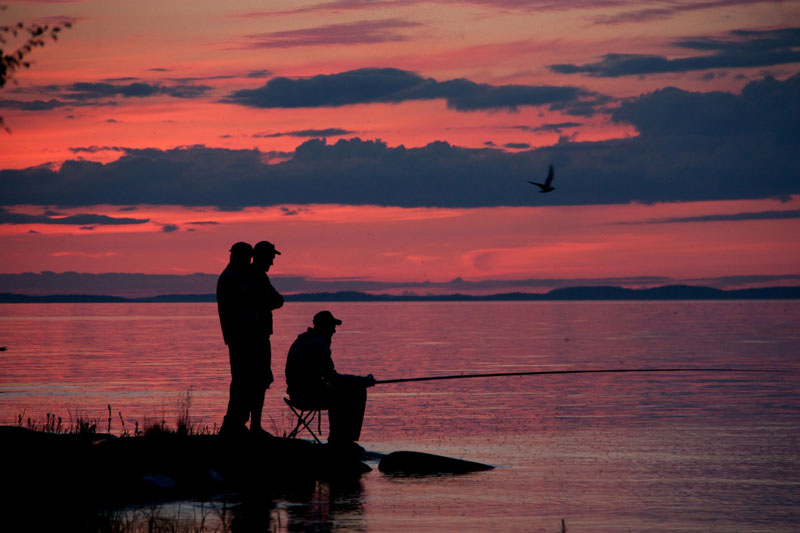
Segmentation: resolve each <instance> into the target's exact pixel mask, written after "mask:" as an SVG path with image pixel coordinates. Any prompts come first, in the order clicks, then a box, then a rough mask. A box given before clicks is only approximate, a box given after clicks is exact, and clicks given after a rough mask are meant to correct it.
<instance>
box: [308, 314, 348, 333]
mask: <svg viewBox="0 0 800 533" xmlns="http://www.w3.org/2000/svg"><path fill="white" fill-rule="evenodd" d="M341 325H342V321H341V320H339V319H338V318H336V317H335V316H333V314H332V313H331V312H330V311H320V312H319V313H317V314H316V315H314V331H316V332H318V333H320V334H321V335H322V336H323V337H325V338H327V339H328V340H330V339H331V338H332V337H333V334H334V333H336V326H341Z"/></svg>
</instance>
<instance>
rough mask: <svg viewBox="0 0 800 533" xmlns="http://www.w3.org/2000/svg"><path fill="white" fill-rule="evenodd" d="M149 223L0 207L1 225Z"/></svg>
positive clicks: (118, 224) (140, 220)
mask: <svg viewBox="0 0 800 533" xmlns="http://www.w3.org/2000/svg"><path fill="white" fill-rule="evenodd" d="M149 221H150V219H149V218H114V217H109V216H106V215H94V214H81V215H69V216H59V213H56V212H54V211H46V212H45V213H44V214H41V215H29V214H25V213H14V212H11V211H8V210H7V209H4V208H2V207H0V224H62V225H69V226H80V225H83V226H87V225H89V224H95V225H101V226H120V225H123V226H124V225H128V224H144V223H146V222H149ZM81 229H85V228H81ZM90 229H94V228H90Z"/></svg>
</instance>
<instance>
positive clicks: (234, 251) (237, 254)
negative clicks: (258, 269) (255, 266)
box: [231, 242, 253, 266]
mask: <svg viewBox="0 0 800 533" xmlns="http://www.w3.org/2000/svg"><path fill="white" fill-rule="evenodd" d="M251 257H253V247H252V246H250V245H249V244H248V243H246V242H237V243H236V244H234V245H233V246H231V264H232V265H237V266H243V265H249V264H250V258H251Z"/></svg>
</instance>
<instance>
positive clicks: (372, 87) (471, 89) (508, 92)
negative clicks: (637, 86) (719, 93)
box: [222, 68, 608, 114]
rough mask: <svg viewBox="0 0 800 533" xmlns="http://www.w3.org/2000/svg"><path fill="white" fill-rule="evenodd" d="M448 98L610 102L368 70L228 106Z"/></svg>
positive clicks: (574, 91)
mask: <svg viewBox="0 0 800 533" xmlns="http://www.w3.org/2000/svg"><path fill="white" fill-rule="evenodd" d="M435 99H444V100H446V101H447V107H448V108H450V109H453V110H456V111H478V110H493V109H507V110H516V109H517V108H518V107H521V106H549V108H550V109H559V110H562V109H563V110H565V111H566V112H568V113H569V112H571V111H572V112H575V113H576V114H587V113H592V112H594V109H595V107H596V106H598V105H603V104H605V103H607V102H608V98H607V97H604V96H603V95H599V94H597V93H593V92H589V91H586V90H584V89H580V88H577V87H569V86H552V85H541V86H532V85H500V86H494V85H488V84H479V83H475V82H473V81H470V80H466V79H454V80H448V81H443V82H440V81H436V80H434V79H433V78H423V77H421V76H419V75H418V74H415V73H413V72H408V71H405V70H399V69H393V68H364V69H357V70H350V71H347V72H341V73H338V74H322V75H318V76H314V77H311V78H284V77H278V78H273V79H271V80H269V81H268V82H267V83H266V84H265V85H264V86H263V87H261V88H258V89H242V90H239V91H235V92H233V93H231V94H230V95H228V96H227V97H226V98H224V99H223V100H222V101H223V102H224V103H229V104H237V105H243V106H247V107H258V108H264V109H268V108H298V107H340V106H346V105H355V104H374V103H389V104H398V103H401V102H407V101H413V100H435Z"/></svg>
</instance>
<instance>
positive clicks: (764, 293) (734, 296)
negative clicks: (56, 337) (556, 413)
mask: <svg viewBox="0 0 800 533" xmlns="http://www.w3.org/2000/svg"><path fill="white" fill-rule="evenodd" d="M285 298H286V301H287V302H488V301H543V302H544V301H580V300H588V301H592V300H613V301H619V300H791V299H800V287H797V286H795V287H761V288H755V289H735V290H722V289H715V288H713V287H699V286H692V285H665V286H663V287H652V288H649V289H626V288H622V287H611V286H597V287H568V288H563V289H554V290H552V291H549V292H546V293H542V294H539V293H526V292H507V293H500V294H487V295H480V296H476V295H470V294H443V295H418V294H402V295H392V294H369V293H365V292H355V291H342V292H317V293H300V294H288V295H285ZM215 301H216V297H215V295H213V294H165V295H160V296H150V297H146V298H125V297H121V296H104V295H93V294H51V295H43V296H34V295H29V294H17V293H0V303H126V302H127V303H163V302H215Z"/></svg>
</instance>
